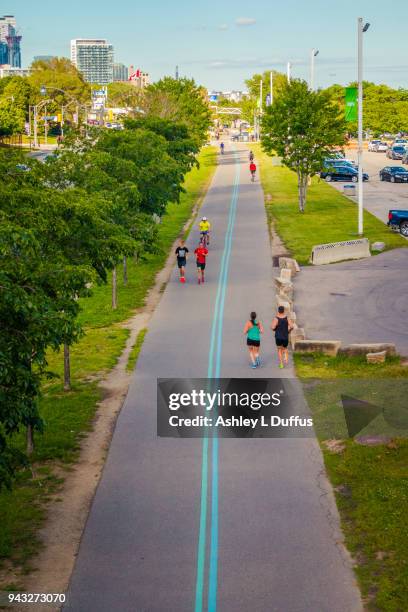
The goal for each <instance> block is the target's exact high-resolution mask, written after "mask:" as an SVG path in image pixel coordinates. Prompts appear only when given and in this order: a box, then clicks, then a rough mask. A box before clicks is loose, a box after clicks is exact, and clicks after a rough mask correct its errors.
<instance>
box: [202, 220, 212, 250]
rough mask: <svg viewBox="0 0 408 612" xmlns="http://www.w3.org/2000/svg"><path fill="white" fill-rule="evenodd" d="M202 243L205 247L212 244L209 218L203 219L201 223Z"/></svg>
mask: <svg viewBox="0 0 408 612" xmlns="http://www.w3.org/2000/svg"><path fill="white" fill-rule="evenodd" d="M199 225H200V241H201V242H202V244H203V245H204V246H208V245H209V244H210V229H211V223H210V222H209V221H208V219H207V217H203V218H202V219H201V221H200V224H199Z"/></svg>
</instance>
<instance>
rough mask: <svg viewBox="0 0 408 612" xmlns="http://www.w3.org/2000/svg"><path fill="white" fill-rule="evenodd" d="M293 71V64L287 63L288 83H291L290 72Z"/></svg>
mask: <svg viewBox="0 0 408 612" xmlns="http://www.w3.org/2000/svg"><path fill="white" fill-rule="evenodd" d="M291 69H292V64H291V63H290V62H288V63H287V65H286V75H287V77H288V83H290V72H291Z"/></svg>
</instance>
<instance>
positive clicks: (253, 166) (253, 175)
mask: <svg viewBox="0 0 408 612" xmlns="http://www.w3.org/2000/svg"><path fill="white" fill-rule="evenodd" d="M249 171H250V173H251V180H252V182H254V180H255V172H256V165H255V164H254V162H253V161H252V162H251V163H250V164H249Z"/></svg>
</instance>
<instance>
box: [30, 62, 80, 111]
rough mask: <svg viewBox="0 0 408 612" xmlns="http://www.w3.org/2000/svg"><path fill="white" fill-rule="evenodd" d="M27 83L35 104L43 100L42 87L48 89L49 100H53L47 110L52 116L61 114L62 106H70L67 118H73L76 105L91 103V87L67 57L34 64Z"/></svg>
mask: <svg viewBox="0 0 408 612" xmlns="http://www.w3.org/2000/svg"><path fill="white" fill-rule="evenodd" d="M27 81H28V82H29V84H30V85H31V88H32V91H33V103H38V102H39V101H40V100H41V99H42V95H41V87H42V86H45V87H46V88H47V94H46V95H47V98H51V101H50V103H49V104H48V105H47V108H48V111H50V112H51V114H56V113H58V112H60V110H61V106H63V105H66V106H68V104H70V105H69V107H68V108H67V109H66V117H68V116H69V115H71V118H72V114H73V113H74V112H76V108H75V103H79V104H89V103H90V99H91V86H90V85H89V83H87V82H86V81H85V80H84V78H83V76H82V74H81V73H80V72H79V71H78V70H77V69H76V67H75V66H74V65H73V64H72V63H71V62H70V60H69V59H67V58H65V57H60V58H58V57H54V58H52V59H50V60H47V61H45V60H38V61H35V62H33V64H32V65H31V74H30V76H29V77H28V78H27ZM63 92H65V93H63ZM71 103H72V104H71Z"/></svg>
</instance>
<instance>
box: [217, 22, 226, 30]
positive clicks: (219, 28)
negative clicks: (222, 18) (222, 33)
mask: <svg viewBox="0 0 408 612" xmlns="http://www.w3.org/2000/svg"><path fill="white" fill-rule="evenodd" d="M217 30H228V26H227V24H226V23H222V24H221V25H219V26H218V27H217Z"/></svg>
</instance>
